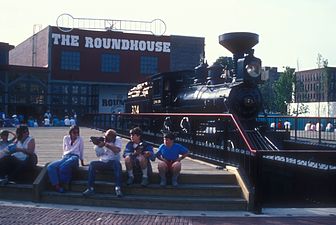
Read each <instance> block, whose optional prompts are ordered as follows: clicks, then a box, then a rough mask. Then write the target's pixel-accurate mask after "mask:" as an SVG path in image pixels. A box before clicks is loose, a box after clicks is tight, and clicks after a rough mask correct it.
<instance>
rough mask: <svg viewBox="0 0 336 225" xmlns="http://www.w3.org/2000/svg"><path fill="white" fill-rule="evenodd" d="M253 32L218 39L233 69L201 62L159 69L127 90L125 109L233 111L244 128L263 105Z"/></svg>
mask: <svg viewBox="0 0 336 225" xmlns="http://www.w3.org/2000/svg"><path fill="white" fill-rule="evenodd" d="M258 40H259V36H258V35H257V34H254V33H246V32H238V33H226V34H223V35H220V36H219V43H220V44H221V45H223V46H224V47H225V48H227V49H228V50H229V51H231V52H232V53H233V64H234V65H233V70H228V69H227V68H223V66H222V65H220V64H214V65H212V66H210V67H209V66H208V65H207V64H206V63H204V62H201V64H200V65H199V66H197V67H196V68H195V69H194V70H185V71H175V72H166V73H159V74H156V75H154V76H152V77H151V78H150V80H148V81H147V82H144V83H141V84H138V85H137V86H136V87H134V88H132V89H131V90H130V91H129V93H128V100H127V102H126V112H132V113H143V112H184V113H186V112H190V113H199V112H206V113H232V114H234V115H236V116H237V118H238V119H239V120H240V122H241V123H242V124H243V126H244V127H245V128H246V129H249V127H255V121H256V117H257V115H258V113H259V112H260V111H261V109H262V96H261V93H260V91H259V89H258V84H260V83H261V82H262V80H263V79H262V78H264V77H263V76H262V75H263V73H262V71H261V60H260V59H259V58H256V57H254V55H253V53H254V51H253V49H252V47H253V46H255V45H256V44H257V43H258Z"/></svg>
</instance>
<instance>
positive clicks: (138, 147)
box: [123, 127, 155, 186]
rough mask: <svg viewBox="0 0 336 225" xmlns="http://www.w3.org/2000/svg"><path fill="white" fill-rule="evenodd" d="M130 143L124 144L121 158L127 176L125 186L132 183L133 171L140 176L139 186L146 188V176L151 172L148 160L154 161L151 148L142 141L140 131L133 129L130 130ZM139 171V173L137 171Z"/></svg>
mask: <svg viewBox="0 0 336 225" xmlns="http://www.w3.org/2000/svg"><path fill="white" fill-rule="evenodd" d="M130 139H131V141H130V142H128V143H127V144H126V147H125V150H124V153H123V157H124V158H125V166H126V170H127V174H128V179H127V183H126V184H127V185H131V184H133V182H134V173H133V170H137V172H140V173H141V174H142V180H141V185H142V186H147V185H148V183H149V179H148V176H149V174H150V173H151V172H152V166H151V162H150V160H152V161H154V160H155V155H154V151H153V147H152V146H151V145H150V144H148V143H147V142H145V141H143V140H142V130H141V129H140V127H135V128H133V129H131V130H130ZM139 170H140V171H139Z"/></svg>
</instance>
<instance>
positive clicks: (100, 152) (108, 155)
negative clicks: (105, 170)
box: [94, 136, 122, 162]
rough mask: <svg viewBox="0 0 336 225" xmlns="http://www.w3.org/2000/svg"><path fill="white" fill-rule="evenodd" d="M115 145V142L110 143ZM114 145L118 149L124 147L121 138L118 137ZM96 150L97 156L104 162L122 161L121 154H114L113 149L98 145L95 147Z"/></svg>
mask: <svg viewBox="0 0 336 225" xmlns="http://www.w3.org/2000/svg"><path fill="white" fill-rule="evenodd" d="M110 143H113V142H110ZM114 145H115V146H116V147H118V148H120V150H121V147H122V141H121V138H120V137H118V136H117V137H116V140H115V142H114ZM94 150H95V151H96V155H97V156H98V157H99V160H100V161H102V162H108V161H110V160H117V161H120V152H118V153H114V152H113V151H112V150H111V149H109V148H107V147H98V146H97V145H95V146H94Z"/></svg>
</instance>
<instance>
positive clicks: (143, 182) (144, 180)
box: [141, 177, 149, 187]
mask: <svg viewBox="0 0 336 225" xmlns="http://www.w3.org/2000/svg"><path fill="white" fill-rule="evenodd" d="M148 183H149V182H148V177H143V178H142V181H141V186H144V187H146V186H147V185H148Z"/></svg>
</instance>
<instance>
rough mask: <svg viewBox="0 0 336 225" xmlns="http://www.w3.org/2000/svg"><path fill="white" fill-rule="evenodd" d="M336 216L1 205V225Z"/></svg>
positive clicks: (323, 220) (193, 224) (191, 223)
mask: <svg viewBox="0 0 336 225" xmlns="http://www.w3.org/2000/svg"><path fill="white" fill-rule="evenodd" d="M335 220H336V216H335V215H333V214H332V215H329V216H288V215H287V216H271V215H255V216H251V215H249V214H246V215H245V216H230V215H228V216H217V217H208V216H197V217H196V216H178V215H145V214H121V213H120V212H118V211H114V212H108V211H106V212H102V211H95V210H94V209H92V210H81V209H76V208H73V209H63V208H56V207H55V208H45V207H32V206H15V205H0V224H1V225H7V224H11V225H12V224H30V225H31V224H48V225H50V224H71V225H76V224H81V225H84V224H125V225H133V224H134V225H136V224H151V225H152V224H166V225H172V224H174V225H175V224H177V225H184V224H185V225H201V224H211V225H219V224H250V225H253V224H258V225H259V224H293V225H294V224H295V225H297V224H304V225H307V224H309V225H315V224H316V225H317V224H319V225H320V224H335V223H336V222H335Z"/></svg>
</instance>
